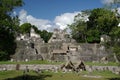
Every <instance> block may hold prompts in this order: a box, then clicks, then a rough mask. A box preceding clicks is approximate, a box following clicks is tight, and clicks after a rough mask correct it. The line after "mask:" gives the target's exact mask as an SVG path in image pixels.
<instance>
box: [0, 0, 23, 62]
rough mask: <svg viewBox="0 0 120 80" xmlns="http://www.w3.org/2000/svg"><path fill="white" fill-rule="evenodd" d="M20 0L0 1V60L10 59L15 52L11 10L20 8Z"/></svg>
mask: <svg viewBox="0 0 120 80" xmlns="http://www.w3.org/2000/svg"><path fill="white" fill-rule="evenodd" d="M22 4H23V1H22V0H0V60H8V59H10V55H11V54H14V52H15V47H16V45H15V42H14V39H15V37H14V32H15V26H16V24H15V23H14V18H15V16H13V15H12V11H13V9H15V8H16V7H20V6H22Z"/></svg>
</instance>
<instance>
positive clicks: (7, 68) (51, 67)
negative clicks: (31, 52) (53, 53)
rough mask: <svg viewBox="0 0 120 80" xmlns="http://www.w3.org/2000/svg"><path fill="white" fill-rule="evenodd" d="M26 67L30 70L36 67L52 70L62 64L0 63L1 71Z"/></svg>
mask: <svg viewBox="0 0 120 80" xmlns="http://www.w3.org/2000/svg"><path fill="white" fill-rule="evenodd" d="M26 67H27V68H28V69H29V70H36V69H41V70H42V69H43V70H51V69H54V68H59V67H60V65H39V64H32V65H27V64H22V65H20V64H16V65H15V64H10V65H5V64H4V65H0V71H3V70H25V69H26Z"/></svg>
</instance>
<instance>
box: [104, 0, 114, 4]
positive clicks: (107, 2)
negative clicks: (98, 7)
mask: <svg viewBox="0 0 120 80" xmlns="http://www.w3.org/2000/svg"><path fill="white" fill-rule="evenodd" d="M102 3H103V4H107V5H110V4H111V3H114V0H102Z"/></svg>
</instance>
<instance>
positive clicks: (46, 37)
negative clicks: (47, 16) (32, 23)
mask: <svg viewBox="0 0 120 80" xmlns="http://www.w3.org/2000/svg"><path fill="white" fill-rule="evenodd" d="M40 36H41V38H43V40H44V41H45V42H46V43H47V42H48V40H49V39H50V38H51V36H52V33H51V32H48V31H46V30H43V31H40Z"/></svg>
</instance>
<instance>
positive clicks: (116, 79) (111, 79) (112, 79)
mask: <svg viewBox="0 0 120 80" xmlns="http://www.w3.org/2000/svg"><path fill="white" fill-rule="evenodd" d="M108 80H120V77H119V78H108Z"/></svg>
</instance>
